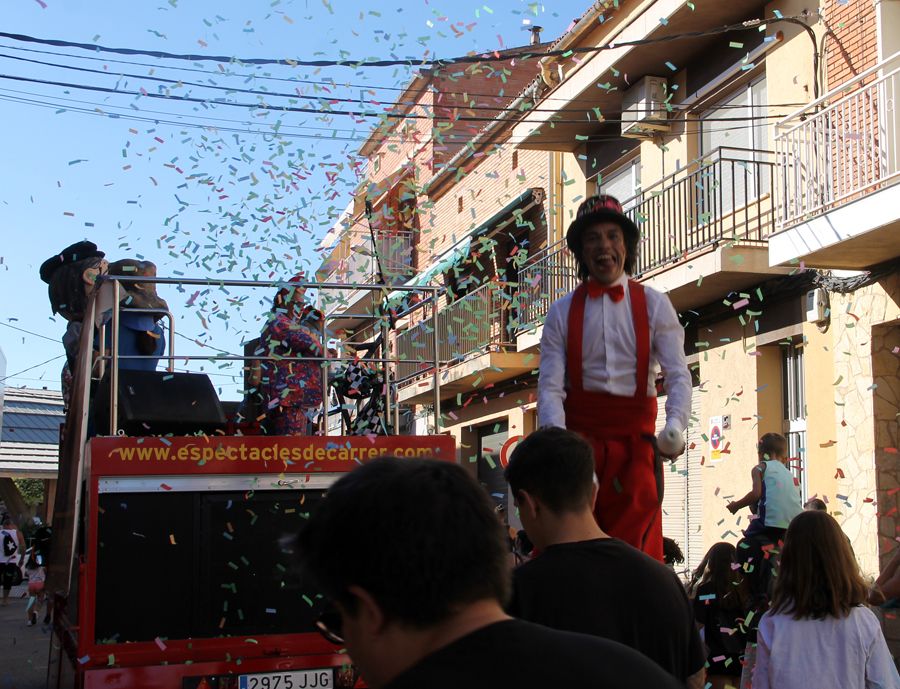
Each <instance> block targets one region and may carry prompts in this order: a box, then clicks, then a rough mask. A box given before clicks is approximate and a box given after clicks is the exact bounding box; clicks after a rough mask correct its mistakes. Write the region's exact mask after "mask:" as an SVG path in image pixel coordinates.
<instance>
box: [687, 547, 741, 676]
mask: <svg viewBox="0 0 900 689" xmlns="http://www.w3.org/2000/svg"><path fill="white" fill-rule="evenodd" d="M688 593H689V594H690V596H691V598H692V599H693V601H694V618H695V619H696V620H697V624H698V625H699V626H700V628H701V631H702V632H703V641H704V642H705V644H706V649H707V654H706V663H707V670H706V673H707V674H706V681H707V683H708V684H707V685H706V686H707V687H711V689H724V688H725V687H726V686H728V685H729V683H730V684H732V685H734V686H737V684H738V679H737V678H739V677H740V676H741V656H742V655H743V650H744V647H745V646H746V643H747V633H746V630H745V629H744V627H743V617H744V613H745V611H746V609H747V604H748V600H749V595H748V593H747V588H746V585H745V582H744V576H743V572H742V571H741V569H740V567H738V566H737V564H736V563H735V547H734V546H733V545H732V544H731V543H726V542H724V541H723V542H721V543H716V544H715V545H714V546H713V547H712V548H710V549H709V551H708V552H707V553H706V555H705V556H704V557H703V560H702V561H701V562H700V565H699V566H698V567H697V569H696V570H694V574H693V576H692V577H691V582H690V585H689V590H688Z"/></svg>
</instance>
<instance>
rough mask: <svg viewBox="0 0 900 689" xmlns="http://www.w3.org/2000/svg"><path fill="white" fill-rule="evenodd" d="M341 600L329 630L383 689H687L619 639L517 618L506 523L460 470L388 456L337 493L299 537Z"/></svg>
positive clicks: (325, 585) (315, 571)
mask: <svg viewBox="0 0 900 689" xmlns="http://www.w3.org/2000/svg"><path fill="white" fill-rule="evenodd" d="M299 545H300V552H301V554H302V557H303V558H304V560H305V563H306V565H307V568H308V570H309V572H310V574H312V576H313V578H314V579H315V581H316V582H317V584H318V585H319V587H320V589H321V590H322V591H323V592H324V593H325V594H326V595H327V596H328V598H329V599H330V600H331V602H332V603H333V608H332V609H329V610H326V611H325V613H323V615H322V617H321V618H320V621H319V628H320V631H322V632H323V634H324V635H325V636H326V638H329V639H330V640H331V641H333V642H334V643H339V644H341V645H344V646H346V648H347V652H348V653H349V655H350V658H351V659H352V661H353V663H354V664H355V665H356V666H357V667H358V668H359V669H360V671H361V672H362V676H363V678H364V679H365V680H366V683H367V684H368V686H370V687H373V689H451V688H452V689H460V688H462V687H465V688H466V689H506V688H509V689H532V688H533V689H538V687H541V688H546V687H553V689H565V688H567V687H590V688H591V689H626V688H628V689H632V688H633V689H645V688H653V689H676V687H679V686H680V685H679V683H678V682H676V681H675V680H674V679H673V678H672V677H671V676H670V675H668V674H667V673H666V672H664V671H663V670H662V669H661V668H659V667H658V666H657V665H656V664H654V663H652V662H651V661H649V660H647V659H646V658H645V657H644V656H642V655H641V654H639V653H637V652H635V651H634V650H632V649H630V648H628V647H627V646H623V645H622V644H619V643H615V642H613V641H609V640H605V639H598V638H595V637H591V636H587V635H583V634H573V633H568V632H561V631H558V630H554V629H548V628H545V627H541V626H539V625H535V624H531V623H529V622H523V621H521V620H513V619H510V617H509V616H507V615H506V614H505V613H504V612H503V608H502V605H503V604H504V603H505V602H506V601H507V599H508V596H509V587H510V580H509V579H510V577H509V569H508V566H507V559H506V555H507V553H506V542H505V538H504V533H503V530H502V525H501V524H500V521H499V520H498V519H497V518H496V516H495V515H494V510H493V505H492V504H491V500H490V498H489V496H488V494H487V492H486V491H484V490H483V489H482V488H481V487H480V486H479V485H478V483H477V482H476V481H475V479H474V478H472V477H471V476H470V475H469V474H468V473H467V472H466V471H465V470H464V469H463V468H462V467H459V466H457V465H455V464H452V463H450V462H438V461H434V460H413V459H409V460H401V459H395V458H384V459H377V460H375V461H373V462H371V463H369V464H366V465H364V466H362V467H360V468H357V469H354V470H353V471H352V472H350V473H349V474H348V475H347V476H345V477H344V478H342V479H341V480H339V481H338V482H337V483H335V484H334V486H332V488H331V489H330V490H329V491H328V495H327V497H326V498H325V500H324V501H322V503H321V504H320V505H319V507H318V509H317V510H316V511H315V512H314V513H313V515H312V517H311V518H310V520H309V522H308V523H307V525H306V527H305V528H304V529H303V530H302V531H301V532H300V536H299Z"/></svg>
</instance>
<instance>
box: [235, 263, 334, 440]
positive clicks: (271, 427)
mask: <svg viewBox="0 0 900 689" xmlns="http://www.w3.org/2000/svg"><path fill="white" fill-rule="evenodd" d="M305 280H306V278H305V276H304V275H302V274H300V275H297V276H295V277H293V278H291V280H290V283H292V284H291V285H290V286H286V287H282V288H281V289H280V290H278V293H277V294H276V295H275V299H274V301H273V304H272V312H271V313H270V314H269V316H268V320H267V322H266V325H265V327H264V328H263V331H262V335H261V336H260V344H259V348H258V350H257V352H258V353H259V354H264V355H265V356H267V357H275V359H274V360H261V361H260V365H259V370H258V372H255V373H254V375H253V376H252V378H251V380H252V382H253V383H254V384H255V385H258V389H259V391H260V393H261V397H262V400H263V402H264V404H265V410H266V413H267V416H268V423H267V427H268V431H269V433H270V434H272V435H307V434H309V432H310V430H311V428H312V427H313V425H314V419H315V418H316V417H317V416H318V412H319V409H320V407H321V405H322V398H323V394H322V364H321V363H320V362H318V361H302V360H294V361H291V360H282V359H283V358H287V357H322V356H324V351H325V350H324V348H323V346H322V335H321V333H322V319H323V318H324V316H323V315H322V312H321V311H319V310H318V309H316V308H315V307H313V306H312V305H311V304H309V303H307V302H306V300H305V296H306V289H305V288H304V287H303V286H302V284H300V283H303V282H305Z"/></svg>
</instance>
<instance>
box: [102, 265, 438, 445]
mask: <svg viewBox="0 0 900 689" xmlns="http://www.w3.org/2000/svg"><path fill="white" fill-rule="evenodd" d="M135 282H140V283H152V284H156V285H179V286H186V285H193V286H205V287H216V288H221V289H224V288H227V287H233V288H269V289H273V288H274V289H280V288H284V287H290V288H300V289H307V290H316V291H317V292H319V293H321V292H322V291H323V290H334V291H354V292H357V291H372V292H376V293H378V294H380V295H382V296H384V297H387V294H388V292H400V293H404V294H406V293H418V294H425V295H427V296H426V298H425V299H422V300H421V301H420V302H419V303H417V304H415V305H414V306H412V307H411V308H410V309H409V310H408V311H407V313H413V312H414V311H416V310H419V309H422V310H424V309H428V308H430V310H431V314H430V316H429V318H430V319H432V320H433V319H436V318H438V316H439V312H438V298H437V297H438V293H439V291H440V290H439V288H437V287H431V286H418V285H393V286H391V287H389V288H388V287H386V286H384V285H378V284H362V283H343V284H342V283H315V282H306V283H303V282H297V283H294V282H287V281H260V280H214V279H205V278H160V277H153V278H151V277H144V276H113V275H109V276H105V277H104V279H103V284H102V285H101V287H100V290H99V292H100V293H99V294H98V295H97V297H98V298H99V301H100V302H101V303H102V304H103V306H102V307H101V308H102V310H103V311H106V310H109V312H110V317H109V318H108V320H107V319H105V318H102V319H101V318H96V319H95V318H94V316H93V314H92V316H91V322H92V323H93V322H95V321H99V323H98V325H99V328H100V337H101V339H100V341H101V342H105V341H106V339H105V338H106V334H105V330H106V324H107V323H108V324H109V327H110V330H111V333H110V338H109V341H110V347H109V353H108V354H106V353H103V354H101V356H99V357H97V362H96V366H97V369H93V366H94V365H95V364H93V363H89V364H88V366H90V367H91V368H92V370H96V371H97V372H98V373H99V374H100V375H101V376H102V375H104V374H106V372H107V369H108V375H109V383H110V386H109V387H110V400H109V428H110V429H112V431H111V432H113V433H114V432H116V429H118V428H119V424H118V416H119V409H118V402H119V400H118V394H117V391H118V389H119V362H120V361H121V360H123V359H130V360H157V359H158V358H159V357H156V356H154V355H135V354H130V355H124V354H121V352H120V343H119V323H120V318H121V314H122V313H127V312H137V313H143V312H149V311H152V310H150V309H131V308H127V307H122V306H121V304H120V299H121V296H122V285H123V284H126V283H135ZM153 312H154V313H159V311H153ZM97 313H98V314H99V313H101V312H100V311H98V312H97ZM164 316H165V317H166V318H167V319H168V321H169V338H168V352H167V353H166V355H165V358H167V359H168V370H169V371H170V372H171V371H174V369H175V361H176V359H177V360H178V361H184V362H188V361H204V362H219V361H226V362H227V361H241V362H245V366H246V365H248V364H249V363H251V362H253V361H279V362H284V361H298V362H299V361H302V362H314V363H318V364H319V365H320V366H321V369H322V390H323V391H324V392H325V394H323V407H324V409H323V418H324V419H325V423H324V425H323V428H324V430H323V432H324V433H326V434H327V432H328V427H329V424H328V422H327V421H328V414H329V409H328V399H329V395H328V394H327V393H328V390H329V369H330V368H331V365H340V364H348V363H351V362H357V363H358V362H359V361H360V358H359V357H357V356H341V355H339V356H337V357H332V356H319V357H314V356H273V355H270V354H269V355H267V354H259V355H256V354H254V355H253V356H245V355H237V354H212V355H196V354H195V355H184V354H179V355H177V356H176V354H175V344H174V343H175V325H174V317H173V315H172V313H171V312H166V313H164ZM323 316H324V317H323V318H322V321H321V331H320V336H321V341H322V344H323V348H325V347H326V346H327V343H328V342H329V341H331V340H334V339H335V338H334V337H332V336H331V335H330V334H329V331H328V321H329V320H333V319H335V318H347V317H353V318H359V319H364V320H366V321H369V323H370V326H371V329H372V331H373V332H375V331H377V330H381V332H382V335H383V342H385V343H387V342H388V337H387V334H388V330H389V327H390V326H389V323H388V318H387V316H386V315H380V314H379V313H378V312H377V311H376V313H375V314H374V315H373V314H372V313H366V314H349V315H348V314H346V313H343V312H342V313H340V314H334V313H332V314H328V313H326V314H323ZM91 328H93V325H92V326H91ZM432 338H433V339H432V343H431V351H439V350H440V344H439V339H438V331H437V330H434V331H433V333H432ZM383 351H389V350H383ZM323 353H327V352H323ZM363 361H364V362H365V363H366V364H374V365H376V366H378V367H381V368H382V369H383V371H384V386H383V390H382V392H383V394H384V396H385V399H384V409H385V420H386V424H387V425H388V426H389V427H391V426H392V427H393V428H394V429H395V432H396V427H397V426H398V422H399V419H398V417H399V407H398V404H397V401H396V383H397V379H398V372H397V369H398V367H400V366H402V365H404V364H406V363H408V362H405V361H403V360H402V359H401V358H398V357H396V356H381V357H366V358H365V359H364V360H363ZM424 362H425V363H426V364H428V365H430V367H431V369H432V370H433V376H434V401H433V414H434V428H435V429H439V428H440V417H441V401H440V400H441V398H440V378H439V375H438V374H439V369H440V366H439V365H438V361H437V360H436V359H434V357H431V358H430V359H429V358H428V357H427V356H426V357H425V359H424ZM389 420H392V421H389Z"/></svg>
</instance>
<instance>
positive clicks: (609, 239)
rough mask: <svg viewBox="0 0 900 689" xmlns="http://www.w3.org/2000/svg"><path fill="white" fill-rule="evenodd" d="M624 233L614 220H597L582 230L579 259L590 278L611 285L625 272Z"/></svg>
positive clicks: (626, 251)
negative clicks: (597, 221)
mask: <svg viewBox="0 0 900 689" xmlns="http://www.w3.org/2000/svg"><path fill="white" fill-rule="evenodd" d="M627 253H628V250H627V249H626V248H625V233H624V232H623V231H622V228H621V227H619V226H618V225H617V224H616V223H614V222H599V223H596V224H594V225H591V226H590V227H588V228H587V229H586V230H585V231H584V236H583V238H582V240H581V260H582V261H583V262H584V265H585V266H587V270H588V273H589V274H590V276H591V278H593V279H594V280H596V281H597V282H599V283H600V284H601V285H611V284H612V283H614V282H615V281H616V280H618V279H619V278H620V277H622V273H624V272H625V257H626V256H627Z"/></svg>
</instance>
